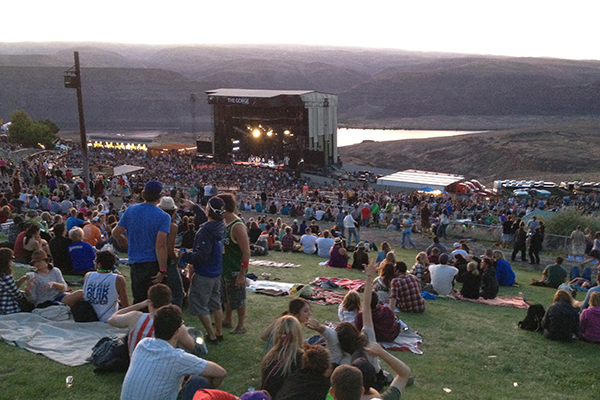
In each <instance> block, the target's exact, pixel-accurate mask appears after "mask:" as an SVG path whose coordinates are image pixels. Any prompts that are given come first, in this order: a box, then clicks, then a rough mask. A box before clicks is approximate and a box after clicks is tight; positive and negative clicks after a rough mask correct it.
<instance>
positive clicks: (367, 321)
mask: <svg viewBox="0 0 600 400" xmlns="http://www.w3.org/2000/svg"><path fill="white" fill-rule="evenodd" d="M375 271H376V269H375V261H373V260H370V261H369V265H367V266H366V267H365V275H366V276H365V280H366V282H365V294H364V298H363V304H362V312H363V326H364V327H370V328H371V329H374V327H373V314H372V312H371V298H372V297H373V278H374V277H375V273H376V272H375Z"/></svg>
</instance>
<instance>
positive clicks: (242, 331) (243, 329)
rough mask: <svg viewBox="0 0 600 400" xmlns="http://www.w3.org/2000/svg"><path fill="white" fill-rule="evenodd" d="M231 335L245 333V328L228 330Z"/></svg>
mask: <svg viewBox="0 0 600 400" xmlns="http://www.w3.org/2000/svg"><path fill="white" fill-rule="evenodd" d="M229 333H230V334H232V335H243V334H244V333H246V328H235V329H234V330H233V331H231V332H229Z"/></svg>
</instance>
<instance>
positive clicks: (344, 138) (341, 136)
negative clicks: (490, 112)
mask: <svg viewBox="0 0 600 400" xmlns="http://www.w3.org/2000/svg"><path fill="white" fill-rule="evenodd" d="M480 132H482V131H423V130H404V129H353V128H340V129H338V137H337V141H338V147H343V146H350V145H352V144H357V143H361V142H362V141H363V140H374V141H376V142H387V141H390V140H406V139H427V138H435V137H447V136H457V135H467V134H470V133H480Z"/></svg>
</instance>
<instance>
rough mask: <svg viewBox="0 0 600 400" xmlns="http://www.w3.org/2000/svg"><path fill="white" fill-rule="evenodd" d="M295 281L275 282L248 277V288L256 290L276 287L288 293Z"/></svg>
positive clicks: (252, 290)
mask: <svg viewBox="0 0 600 400" xmlns="http://www.w3.org/2000/svg"><path fill="white" fill-rule="evenodd" d="M294 285H295V283H287V282H274V281H253V280H250V279H246V290H248V291H251V292H254V291H256V290H257V289H274V290H280V291H285V292H286V293H288V292H289V291H290V289H291V288H293V287H294Z"/></svg>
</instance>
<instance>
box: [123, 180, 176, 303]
mask: <svg viewBox="0 0 600 400" xmlns="http://www.w3.org/2000/svg"><path fill="white" fill-rule="evenodd" d="M162 190H163V187H162V184H161V183H160V182H158V181H149V182H148V183H146V186H144V190H143V191H142V198H143V199H144V202H143V203H141V204H136V205H133V206H131V207H129V208H128V209H127V210H125V212H124V213H123V218H121V220H120V221H119V225H117V227H116V228H115V229H114V231H113V236H114V237H115V238H116V239H117V241H118V242H119V245H120V246H122V247H125V246H127V245H128V248H127V249H128V251H127V253H128V256H129V265H130V266H131V291H132V293H133V302H134V303H140V302H142V301H144V300H146V298H147V293H148V289H149V288H150V286H152V285H154V284H157V283H161V282H162V281H163V279H164V278H165V276H166V271H167V235H168V233H169V228H170V226H171V217H170V216H169V214H167V213H166V212H164V211H163V210H161V209H160V208H158V207H157V205H158V203H159V202H160V199H161V197H162ZM125 231H127V238H125V237H124V236H123V235H122V234H123V233H124V232H125ZM127 241H128V242H129V243H127Z"/></svg>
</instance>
